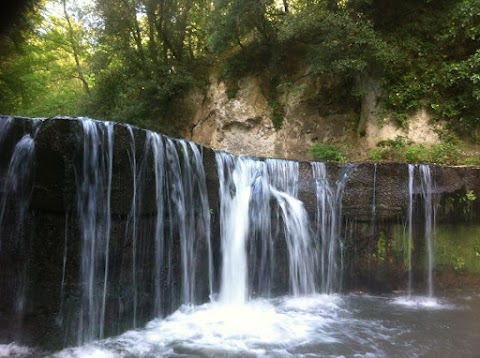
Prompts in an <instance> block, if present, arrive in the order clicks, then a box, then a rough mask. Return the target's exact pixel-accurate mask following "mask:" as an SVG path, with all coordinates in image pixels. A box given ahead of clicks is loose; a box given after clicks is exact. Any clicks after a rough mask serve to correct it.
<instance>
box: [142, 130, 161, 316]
mask: <svg viewBox="0 0 480 358" xmlns="http://www.w3.org/2000/svg"><path fill="white" fill-rule="evenodd" d="M146 136H147V137H146V144H145V152H146V153H148V152H149V151H151V152H152V153H153V163H154V164H153V170H154V176H155V204H156V209H157V212H156V217H155V231H154V241H155V254H154V266H155V267H154V275H153V279H154V304H153V312H154V314H155V316H156V317H160V316H162V313H163V312H162V307H163V306H164V304H163V299H162V290H161V285H162V282H163V280H164V274H163V272H162V268H163V261H164V253H165V234H164V229H165V227H164V190H165V185H164V179H165V176H164V144H163V139H162V137H161V136H160V135H159V134H157V133H154V132H147V134H146Z"/></svg>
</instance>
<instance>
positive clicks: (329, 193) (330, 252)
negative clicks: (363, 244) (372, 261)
mask: <svg viewBox="0 0 480 358" xmlns="http://www.w3.org/2000/svg"><path fill="white" fill-rule="evenodd" d="M355 168H356V164H346V165H345V166H344V167H343V168H342V170H341V172H340V176H339V179H338V180H337V181H336V183H335V186H334V187H332V186H331V185H330V183H329V181H328V177H327V169H326V166H325V163H320V162H313V163H312V171H313V178H314V180H315V183H316V193H317V210H316V215H315V223H316V236H317V238H318V240H319V245H320V249H319V256H320V274H321V277H320V285H321V287H320V289H321V292H324V293H333V292H338V291H339V290H340V289H341V275H342V269H341V268H342V267H343V243H342V240H341V237H342V235H341V230H342V228H341V225H342V198H343V193H344V190H345V186H346V183H347V181H348V179H349V177H350V175H351V174H352V172H353V171H354V170H355ZM339 267H340V270H339V269H338V268H339Z"/></svg>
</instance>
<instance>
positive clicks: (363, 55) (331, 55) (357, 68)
mask: <svg viewBox="0 0 480 358" xmlns="http://www.w3.org/2000/svg"><path fill="white" fill-rule="evenodd" d="M279 37H280V40H281V41H284V42H292V41H300V42H304V43H307V44H308V45H309V52H308V57H309V62H310V63H311V65H312V70H313V72H314V73H316V74H325V73H334V74H337V75H340V76H356V75H359V74H363V73H369V74H381V73H382V72H383V71H384V70H385V68H386V67H387V66H388V64H389V63H391V62H392V61H393V59H394V57H395V52H394V50H393V48H392V46H390V45H389V44H387V43H386V42H385V41H383V40H382V39H381V37H380V36H378V34H377V33H376V32H375V31H374V29H373V26H372V24H371V23H370V22H369V21H368V20H367V19H364V18H361V17H358V16H357V15H356V14H354V16H352V14H351V13H349V12H348V11H341V12H332V11H329V10H327V9H325V8H324V6H323V4H322V3H321V2H319V3H317V4H315V3H314V4H312V5H310V6H307V7H305V8H304V9H302V11H299V12H298V13H296V14H294V15H292V16H289V17H288V18H286V19H285V23H284V25H283V26H282V28H281V32H280V35H279Z"/></svg>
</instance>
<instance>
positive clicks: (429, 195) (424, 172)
mask: <svg viewBox="0 0 480 358" xmlns="http://www.w3.org/2000/svg"><path fill="white" fill-rule="evenodd" d="M415 168H417V165H415V164H409V165H408V213H407V220H408V233H407V238H406V241H407V243H406V249H407V266H408V286H407V293H408V295H409V296H410V295H411V294H412V290H413V268H412V266H413V265H412V264H413V263H412V253H413V241H414V227H413V224H414V218H415V207H414V194H416V193H419V194H420V197H421V199H422V202H423V236H424V240H425V255H426V267H427V274H426V275H427V279H426V282H427V284H426V286H427V287H426V288H427V295H428V296H429V297H433V294H434V289H433V267H434V261H435V258H434V256H435V254H434V244H433V239H434V231H435V206H434V202H433V192H434V189H433V186H434V185H433V179H432V174H431V170H430V166H429V165H426V164H421V165H418V172H419V184H418V185H415Z"/></svg>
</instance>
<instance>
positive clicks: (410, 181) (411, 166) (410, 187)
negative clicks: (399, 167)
mask: <svg viewBox="0 0 480 358" xmlns="http://www.w3.org/2000/svg"><path fill="white" fill-rule="evenodd" d="M414 174H415V165H414V164H408V216H407V220H408V234H407V268H408V287H407V294H408V295H409V296H411V294H412V285H413V282H412V281H413V277H412V275H413V273H412V252H413V189H414V188H413V179H414Z"/></svg>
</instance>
